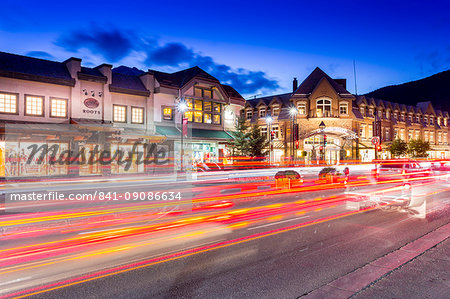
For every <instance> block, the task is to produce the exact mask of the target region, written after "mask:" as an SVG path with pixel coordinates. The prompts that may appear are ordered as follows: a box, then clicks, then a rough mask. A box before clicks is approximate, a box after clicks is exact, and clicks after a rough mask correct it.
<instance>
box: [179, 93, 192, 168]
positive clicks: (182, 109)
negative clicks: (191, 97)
mask: <svg viewBox="0 0 450 299" xmlns="http://www.w3.org/2000/svg"><path fill="white" fill-rule="evenodd" d="M177 109H178V111H179V112H180V113H181V152H180V154H181V159H180V162H181V171H183V159H184V157H183V156H184V147H183V146H184V145H183V135H184V132H183V121H184V112H186V111H187V110H188V109H189V107H188V105H187V103H186V101H185V100H184V99H181V100H180V101H179V102H178V105H177Z"/></svg>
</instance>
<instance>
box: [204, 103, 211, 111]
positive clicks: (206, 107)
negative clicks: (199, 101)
mask: <svg viewBox="0 0 450 299" xmlns="http://www.w3.org/2000/svg"><path fill="white" fill-rule="evenodd" d="M211 104H212V103H211V102H203V110H204V111H206V112H211V109H212V105H211Z"/></svg>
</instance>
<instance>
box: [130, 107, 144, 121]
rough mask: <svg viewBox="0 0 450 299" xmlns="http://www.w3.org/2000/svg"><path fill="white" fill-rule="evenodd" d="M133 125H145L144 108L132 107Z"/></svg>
mask: <svg viewBox="0 0 450 299" xmlns="http://www.w3.org/2000/svg"><path fill="white" fill-rule="evenodd" d="M131 123H133V124H143V123H144V108H139V107H131Z"/></svg>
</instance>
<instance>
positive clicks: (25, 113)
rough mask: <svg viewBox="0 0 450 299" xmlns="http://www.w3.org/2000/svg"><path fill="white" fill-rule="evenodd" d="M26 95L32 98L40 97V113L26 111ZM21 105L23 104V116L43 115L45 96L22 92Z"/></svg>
mask: <svg viewBox="0 0 450 299" xmlns="http://www.w3.org/2000/svg"><path fill="white" fill-rule="evenodd" d="M28 97H33V98H41V99H42V104H41V107H42V108H41V109H42V114H30V113H28V112H27V98H28ZM23 99H24V101H23V105H24V113H23V115H24V116H36V117H45V96H40V95H33V94H24V96H23Z"/></svg>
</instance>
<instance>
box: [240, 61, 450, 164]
mask: <svg viewBox="0 0 450 299" xmlns="http://www.w3.org/2000/svg"><path fill="white" fill-rule="evenodd" d="M297 85H298V84H297V80H296V79H294V82H293V92H292V93H286V94H280V95H274V96H269V97H263V98H256V99H252V100H247V102H246V104H245V108H244V110H243V113H244V117H245V118H246V121H247V123H248V124H249V125H257V126H259V127H260V129H261V131H262V132H263V134H267V136H268V138H269V137H270V134H272V140H271V150H270V152H271V159H272V160H273V161H275V162H281V161H284V160H290V159H295V160H297V161H298V160H300V161H306V162H314V161H316V160H319V159H325V160H326V161H328V162H330V163H334V162H337V161H340V160H350V159H353V160H362V161H371V160H373V159H375V158H379V159H385V158H389V157H390V153H389V152H388V150H387V149H388V147H389V145H390V144H391V143H392V141H393V140H395V139H397V138H400V139H402V140H404V141H406V142H409V140H412V139H422V140H424V141H428V142H430V145H431V148H432V149H431V151H430V152H429V153H428V154H429V157H430V158H441V159H444V158H445V159H448V158H450V147H449V143H448V142H449V141H448V135H449V113H448V112H447V111H439V110H435V109H434V108H433V106H432V104H431V102H421V103H418V104H417V105H416V106H408V105H403V104H397V103H392V102H388V101H383V100H377V99H373V98H367V97H365V96H355V95H353V94H351V93H350V92H348V91H347V89H346V80H345V79H332V78H331V77H329V76H328V75H327V74H326V73H324V72H323V71H322V70H321V69H320V68H316V69H315V70H314V71H313V72H312V73H311V74H310V75H309V76H308V77H307V78H306V79H305V80H304V81H303V82H302V83H301V84H300V85H299V86H297ZM267 116H270V118H268V117H267ZM268 120H271V121H268ZM296 124H297V125H298V132H297V133H295V134H297V135H298V138H297V139H298V142H295V140H294V137H293V136H294V134H293V133H294V129H295V130H296V127H294V126H295V125H296ZM374 126H378V130H380V133H379V134H378V133H376V135H377V136H380V142H381V149H380V150H377V151H376V150H375V145H374V144H373V143H374V142H375V143H376V141H374V140H373V138H372V137H373V136H374V130H377V128H375V127H374ZM375 132H377V131H375ZM269 140H270V138H269ZM325 144H326V145H325ZM375 155H377V157H375Z"/></svg>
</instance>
